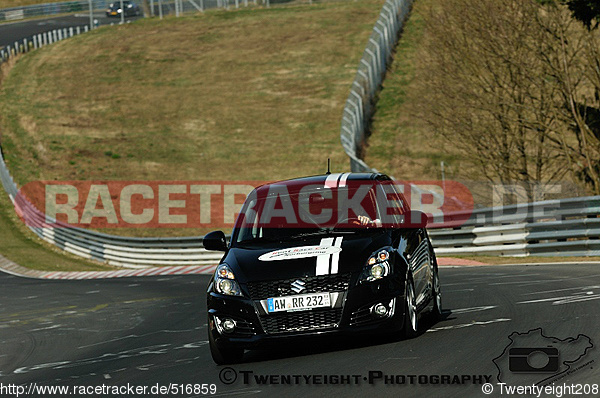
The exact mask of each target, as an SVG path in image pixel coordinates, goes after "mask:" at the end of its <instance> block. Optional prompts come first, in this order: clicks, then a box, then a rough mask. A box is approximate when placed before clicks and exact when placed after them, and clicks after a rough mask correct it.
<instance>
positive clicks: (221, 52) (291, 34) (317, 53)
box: [0, 0, 383, 270]
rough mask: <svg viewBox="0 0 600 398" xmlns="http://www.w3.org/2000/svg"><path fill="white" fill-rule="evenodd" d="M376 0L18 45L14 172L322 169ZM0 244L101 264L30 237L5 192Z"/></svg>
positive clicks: (239, 174) (11, 120) (196, 174)
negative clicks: (27, 47)
mask: <svg viewBox="0 0 600 398" xmlns="http://www.w3.org/2000/svg"><path fill="white" fill-rule="evenodd" d="M382 4H383V1H381V0H377V1H372V0H367V1H361V2H344V3H329V4H322V5H313V6H310V7H309V6H304V7H286V8H272V9H243V10H238V11H210V12H207V13H205V14H204V15H198V16H194V17H185V18H179V19H175V18H166V19H165V20H163V21H159V20H156V19H152V20H141V21H139V22H137V23H132V24H128V25H125V26H118V27H107V28H102V29H98V30H96V31H94V32H92V33H89V34H86V35H82V36H79V37H76V38H73V39H70V40H67V41H64V42H60V43H56V44H54V45H52V46H48V47H45V48H43V49H40V50H37V51H34V52H32V53H29V54H27V55H25V56H22V57H20V58H19V60H18V62H17V63H16V64H15V65H14V66H13V67H12V68H11V70H10V73H9V74H8V75H7V76H5V77H4V80H3V82H2V85H1V86H0V115H1V117H0V132H1V136H0V137H1V140H2V141H1V142H2V146H3V149H4V153H5V155H6V160H7V163H8V166H9V169H10V170H11V173H12V174H13V176H14V177H15V178H16V180H17V181H18V182H19V184H20V185H24V184H25V183H27V182H30V181H35V180H42V179H50V180H54V179H59V180H61V179H62V180H69V179H77V180H79V179H100V180H108V179H122V180H128V179H131V180H144V179H147V180H273V179H285V178H291V177H296V176H301V175H308V174H322V173H323V172H324V170H325V164H326V159H327V158H328V157H329V158H331V159H332V164H333V168H334V170H335V171H345V170H347V168H348V160H347V158H346V156H345V155H344V153H343V151H342V150H341V145H340V143H339V121H340V119H341V115H342V109H343V105H344V103H345V100H346V98H347V95H348V92H349V89H350V85H351V82H352V79H353V77H354V74H355V71H356V66H357V65H358V61H359V59H360V56H361V54H362V51H363V49H364V46H365V43H366V42H367V39H368V36H369V34H370V31H371V29H372V26H373V24H374V23H375V20H376V18H377V15H378V13H379V10H380V8H381V6H382ZM104 232H108V233H113V234H124V235H161V236H166V235H194V234H202V233H204V232H206V231H202V230H190V229H180V230H140V229H136V230H123V229H113V230H105V231H104ZM0 253H2V254H4V255H5V256H6V257H7V258H9V259H11V260H13V261H15V262H17V263H18V264H20V265H23V266H27V267H30V268H33V269H42V270H91V269H105V267H104V266H102V265H98V264H95V263H91V262H87V261H83V260H78V259H76V258H75V257H73V256H70V255H65V254H64V253H63V252H62V251H60V250H59V249H57V248H54V247H52V246H50V245H49V244H46V243H45V242H43V241H41V240H40V239H38V238H37V237H35V236H34V235H33V234H32V233H31V232H30V231H28V230H27V228H26V227H25V226H24V225H22V223H21V222H20V221H19V220H18V218H17V217H16V215H15V214H14V210H13V208H12V205H11V204H10V201H9V200H8V199H7V198H6V197H4V196H2V198H0Z"/></svg>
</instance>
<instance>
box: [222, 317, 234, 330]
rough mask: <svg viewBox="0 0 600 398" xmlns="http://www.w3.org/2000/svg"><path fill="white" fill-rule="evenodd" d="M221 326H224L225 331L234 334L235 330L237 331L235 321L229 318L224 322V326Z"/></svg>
mask: <svg viewBox="0 0 600 398" xmlns="http://www.w3.org/2000/svg"><path fill="white" fill-rule="evenodd" d="M221 326H223V330H224V331H226V332H233V329H235V321H234V320H233V319H229V318H227V319H225V320H224V321H223V324H222V325H221Z"/></svg>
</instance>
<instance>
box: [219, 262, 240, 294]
mask: <svg viewBox="0 0 600 398" xmlns="http://www.w3.org/2000/svg"><path fill="white" fill-rule="evenodd" d="M214 289H215V291H216V292H217V293H221V294H226V295H228V296H241V295H242V291H241V290H240V285H238V283H237V282H236V281H235V275H233V271H231V268H229V266H228V265H227V264H221V265H219V266H218V267H217V270H216V272H215V281H214Z"/></svg>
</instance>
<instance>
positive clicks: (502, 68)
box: [415, 0, 600, 197]
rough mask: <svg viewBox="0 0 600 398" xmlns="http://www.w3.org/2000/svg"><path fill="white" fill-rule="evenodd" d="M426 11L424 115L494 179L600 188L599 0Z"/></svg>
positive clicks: (489, 0) (475, 2)
mask: <svg viewBox="0 0 600 398" xmlns="http://www.w3.org/2000/svg"><path fill="white" fill-rule="evenodd" d="M424 19H425V26H426V28H425V38H424V43H423V45H422V46H421V50H420V53H419V57H418V59H419V68H418V70H419V72H418V73H417V77H416V83H417V87H418V89H417V91H418V95H417V96H416V99H415V101H416V104H415V105H416V107H415V109H419V117H421V118H422V119H423V120H425V121H426V123H428V125H429V126H430V127H431V128H432V129H433V131H434V132H435V133H437V134H441V135H442V136H443V137H445V138H446V139H447V140H449V141H451V142H452V143H453V145H455V146H456V147H457V148H459V149H460V150H461V152H462V153H464V155H465V158H468V159H470V160H471V161H472V162H473V163H474V164H475V166H476V168H477V170H479V172H480V173H481V174H482V175H484V176H485V178H487V179H488V180H490V181H493V182H495V183H498V182H500V183H503V184H515V183H516V184H520V185H522V186H524V187H525V188H526V190H527V192H528V195H529V196H530V197H532V195H533V190H534V187H535V186H537V185H539V184H544V183H552V182H557V181H562V180H565V179H574V180H576V181H578V182H579V183H580V184H581V185H583V186H585V187H586V189H587V190H588V191H589V192H590V193H592V194H595V195H600V49H599V44H600V28H599V25H600V1H598V0H568V1H561V0H443V1H439V2H431V4H429V6H428V7H426V10H425V12H424Z"/></svg>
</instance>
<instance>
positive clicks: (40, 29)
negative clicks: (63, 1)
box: [0, 12, 142, 48]
mask: <svg viewBox="0 0 600 398" xmlns="http://www.w3.org/2000/svg"><path fill="white" fill-rule="evenodd" d="M139 18H142V17H129V18H126V20H125V21H135V20H136V19H139ZM94 19H97V20H98V24H99V25H110V24H111V23H114V24H118V23H119V22H120V21H121V19H120V18H107V17H106V16H105V15H104V14H103V13H99V12H96V13H95V14H94ZM89 21H90V16H89V14H74V15H68V16H62V17H54V18H47V19H36V20H27V21H22V22H10V23H4V24H0V48H2V47H4V46H7V45H9V44H13V43H14V42H15V41H17V40H20V39H24V38H26V37H29V36H33V35H36V34H38V33H44V32H47V31H51V30H54V29H62V28H68V27H71V26H82V25H87V24H89Z"/></svg>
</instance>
